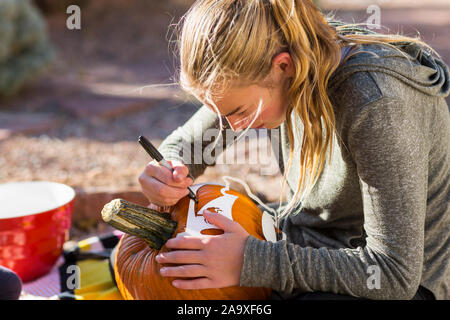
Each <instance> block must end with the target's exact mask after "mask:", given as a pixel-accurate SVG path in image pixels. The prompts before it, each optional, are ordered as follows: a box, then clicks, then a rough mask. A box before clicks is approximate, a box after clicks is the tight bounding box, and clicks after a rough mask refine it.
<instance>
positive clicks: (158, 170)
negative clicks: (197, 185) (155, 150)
mask: <svg viewBox="0 0 450 320" xmlns="http://www.w3.org/2000/svg"><path fill="white" fill-rule="evenodd" d="M144 172H145V174H146V175H147V176H150V177H153V178H155V179H157V180H158V181H160V182H162V183H164V184H166V185H169V186H173V187H179V188H183V189H185V188H187V187H188V186H189V185H191V184H192V179H182V180H181V181H175V180H174V177H173V173H172V171H171V170H170V169H169V168H166V167H164V166H160V165H155V164H153V163H152V162H150V163H149V164H147V166H146V167H145V169H144ZM188 180H189V181H188Z"/></svg>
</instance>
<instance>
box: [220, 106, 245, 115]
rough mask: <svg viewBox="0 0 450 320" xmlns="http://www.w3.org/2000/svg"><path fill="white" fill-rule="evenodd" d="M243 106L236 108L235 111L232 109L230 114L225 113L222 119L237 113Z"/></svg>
mask: <svg viewBox="0 0 450 320" xmlns="http://www.w3.org/2000/svg"><path fill="white" fill-rule="evenodd" d="M243 106H244V105H240V106H239V107H237V108H236V109H234V110H233V111H231V112H230V113H227V114H225V115H223V117H229V116H231V115H233V114H235V113H236V112H238V111H239V110H240V109H241V108H242V107H243Z"/></svg>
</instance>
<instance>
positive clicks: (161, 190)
mask: <svg viewBox="0 0 450 320" xmlns="http://www.w3.org/2000/svg"><path fill="white" fill-rule="evenodd" d="M149 187H150V190H153V191H154V193H155V195H156V196H157V197H159V198H161V199H177V200H180V199H181V198H183V197H185V196H187V195H188V194H189V190H188V189H187V188H179V187H174V186H170V185H167V184H165V183H163V182H161V181H159V180H157V179H154V178H153V179H152V178H150V179H149Z"/></svg>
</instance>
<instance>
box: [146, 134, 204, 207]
mask: <svg viewBox="0 0 450 320" xmlns="http://www.w3.org/2000/svg"><path fill="white" fill-rule="evenodd" d="M138 142H139V143H140V144H141V146H142V147H143V148H144V149H145V151H147V153H148V154H149V155H150V157H152V158H153V159H155V160H156V161H157V162H158V163H159V164H160V165H162V166H163V167H166V168H167V169H169V170H170V171H172V172H173V171H174V170H173V168H172V166H171V165H170V164H169V163H168V162H167V161H166V159H164V157H163V156H162V154H161V153H160V152H159V151H158V149H156V148H155V146H154V145H153V144H152V143H151V142H150V141H148V139H147V138H145V137H144V136H139V138H138ZM187 176H188V177H189V178H191V179H192V181H194V177H193V176H192V175H191V174H190V173H189V174H188V175H187ZM187 188H188V190H189V194H188V197H189V198H191V199H192V200H194V201H195V203H198V199H197V197H196V196H195V193H194V191H192V189H191V188H189V187H187Z"/></svg>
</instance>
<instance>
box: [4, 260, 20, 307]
mask: <svg viewBox="0 0 450 320" xmlns="http://www.w3.org/2000/svg"><path fill="white" fill-rule="evenodd" d="M0 283H1V285H0V300H17V299H19V297H20V292H21V291H22V281H21V280H20V278H19V276H18V275H17V274H15V273H14V272H13V271H12V270H10V269H8V268H5V267H2V266H0Z"/></svg>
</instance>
